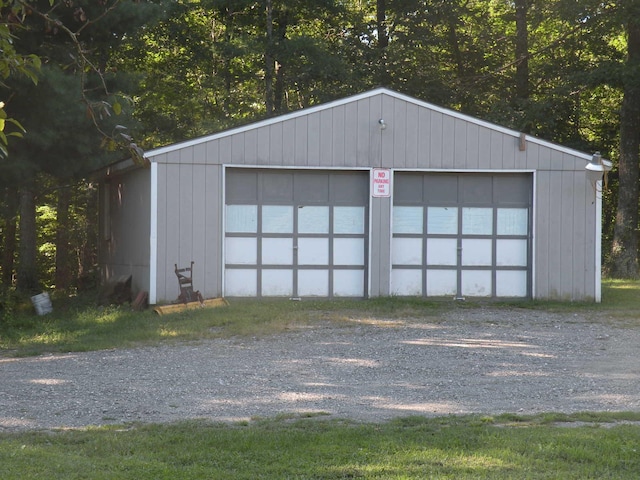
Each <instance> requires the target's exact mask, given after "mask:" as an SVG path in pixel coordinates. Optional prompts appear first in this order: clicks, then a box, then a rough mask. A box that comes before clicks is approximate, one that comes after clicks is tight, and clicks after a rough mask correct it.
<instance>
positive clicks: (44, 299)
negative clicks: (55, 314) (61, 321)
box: [31, 292, 53, 315]
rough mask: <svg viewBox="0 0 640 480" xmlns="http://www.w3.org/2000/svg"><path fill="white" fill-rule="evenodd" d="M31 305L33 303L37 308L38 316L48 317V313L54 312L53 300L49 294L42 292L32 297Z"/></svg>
mask: <svg viewBox="0 0 640 480" xmlns="http://www.w3.org/2000/svg"><path fill="white" fill-rule="evenodd" d="M31 303H33V306H34V307H35V308H36V313H37V314H38V315H46V314H47V313H51V312H52V311H53V307H52V306H51V299H50V298H49V294H48V293H47V292H42V293H39V294H38V295H34V296H33V297H31Z"/></svg>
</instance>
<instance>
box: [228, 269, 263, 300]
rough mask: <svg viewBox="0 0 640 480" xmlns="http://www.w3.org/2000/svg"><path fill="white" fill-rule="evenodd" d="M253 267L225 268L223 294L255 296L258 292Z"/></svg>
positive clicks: (255, 272) (229, 295) (255, 273)
mask: <svg viewBox="0 0 640 480" xmlns="http://www.w3.org/2000/svg"><path fill="white" fill-rule="evenodd" d="M256 275H257V271H256V270H255V269H235V268H227V270H226V271H225V274H224V283H225V286H224V288H225V295H226V296H228V297H255V296H256V294H257V293H258V282H257V276H256Z"/></svg>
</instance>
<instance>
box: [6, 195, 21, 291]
mask: <svg viewBox="0 0 640 480" xmlns="http://www.w3.org/2000/svg"><path fill="white" fill-rule="evenodd" d="M5 199H6V200H5V207H6V210H5V218H4V222H3V223H4V226H3V228H2V233H3V238H4V242H3V245H2V284H3V285H4V286H5V287H10V286H11V285H12V284H13V263H14V258H15V254H16V233H17V228H16V225H17V223H16V221H17V219H18V218H17V213H18V205H19V201H18V191H17V190H16V189H15V188H7V189H6V196H5Z"/></svg>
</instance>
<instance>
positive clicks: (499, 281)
mask: <svg viewBox="0 0 640 480" xmlns="http://www.w3.org/2000/svg"><path fill="white" fill-rule="evenodd" d="M496 295H497V296H499V297H526V296H527V272H526V271H525V270H499V271H497V272H496Z"/></svg>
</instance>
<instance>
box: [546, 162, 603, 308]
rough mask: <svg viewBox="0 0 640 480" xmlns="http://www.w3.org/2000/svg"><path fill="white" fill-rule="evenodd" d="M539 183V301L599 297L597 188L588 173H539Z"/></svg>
mask: <svg viewBox="0 0 640 480" xmlns="http://www.w3.org/2000/svg"><path fill="white" fill-rule="evenodd" d="M536 184H537V187H536V199H537V204H536V235H535V240H534V243H535V247H534V248H535V260H536V266H535V279H534V282H535V287H536V297H538V298H552V299H559V300H584V299H593V298H595V282H594V279H595V276H596V270H595V268H596V266H595V252H596V245H595V237H594V235H595V228H596V227H595V222H596V219H595V189H594V188H593V186H592V185H591V183H590V182H589V180H588V179H587V175H586V173H584V172H554V171H544V172H539V173H538V174H537V182H536Z"/></svg>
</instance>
